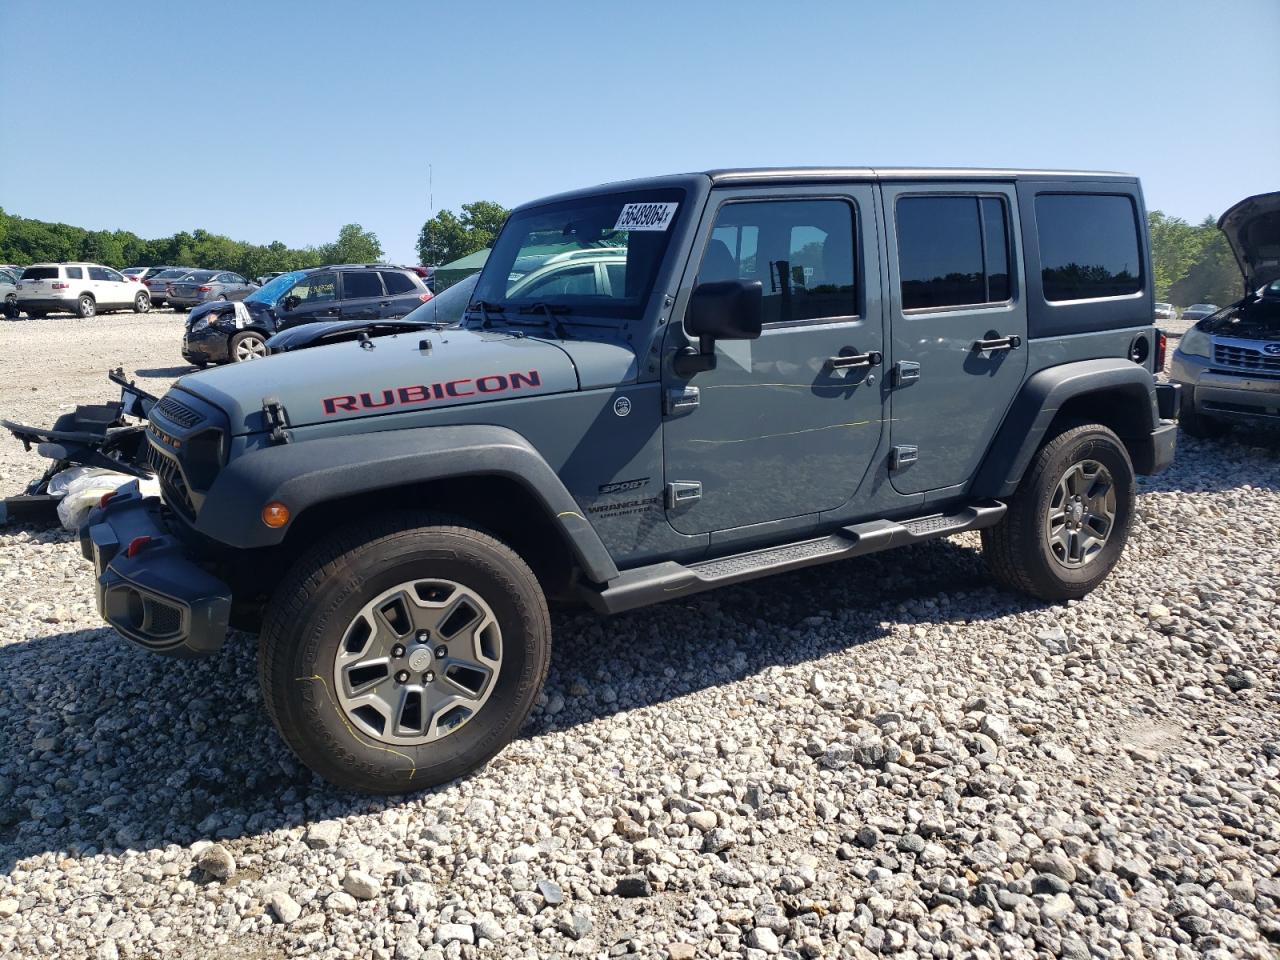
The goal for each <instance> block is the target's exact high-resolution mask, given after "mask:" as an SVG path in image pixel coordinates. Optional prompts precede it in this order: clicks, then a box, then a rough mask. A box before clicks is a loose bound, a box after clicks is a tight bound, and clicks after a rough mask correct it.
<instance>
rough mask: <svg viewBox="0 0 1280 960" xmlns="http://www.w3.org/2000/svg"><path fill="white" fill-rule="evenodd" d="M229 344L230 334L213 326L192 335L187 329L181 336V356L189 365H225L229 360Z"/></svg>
mask: <svg viewBox="0 0 1280 960" xmlns="http://www.w3.org/2000/svg"><path fill="white" fill-rule="evenodd" d="M232 332H234V331H232ZM230 342H231V334H230V333H227V331H225V330H222V329H220V328H219V327H217V326H214V325H213V324H210V325H209V326H207V327H204V328H203V329H201V330H197V331H195V332H194V333H193V332H192V331H191V330H189V329H188V330H187V332H186V333H184V334H183V335H182V356H183V357H184V358H185V359H186V360H187V361H189V362H191V363H195V362H197V361H199V362H201V363H226V362H228V361H229V360H230V359H231V354H230V350H229V347H228V344H229V343H230Z"/></svg>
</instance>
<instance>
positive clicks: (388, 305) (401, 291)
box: [380, 270, 427, 320]
mask: <svg viewBox="0 0 1280 960" xmlns="http://www.w3.org/2000/svg"><path fill="white" fill-rule="evenodd" d="M382 284H383V286H384V287H385V288H386V291H387V295H386V297H385V298H384V299H383V300H382V301H381V303H380V306H381V315H382V317H383V318H384V319H392V320H393V319H396V318H397V317H403V316H404V315H405V314H407V313H409V312H410V311H412V310H416V309H417V308H418V307H419V306H421V305H422V302H423V299H422V298H423V297H424V296H425V295H426V293H427V291H426V290H424V289H422V288H421V287H419V286H418V285H417V284H416V283H414V282H413V280H412V279H411V278H410V277H409V276H408V275H406V274H404V273H401V272H400V271H399V270H383V271H382Z"/></svg>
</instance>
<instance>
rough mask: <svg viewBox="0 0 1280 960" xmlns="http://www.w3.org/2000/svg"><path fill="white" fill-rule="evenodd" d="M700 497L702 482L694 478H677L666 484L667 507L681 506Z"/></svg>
mask: <svg viewBox="0 0 1280 960" xmlns="http://www.w3.org/2000/svg"><path fill="white" fill-rule="evenodd" d="M701 499H702V484H701V483H699V482H698V481H696V480H677V481H675V482H674V483H668V484H667V509H669V510H670V509H672V508H674V507H682V506H685V505H686V504H690V503H695V502H697V501H698V500H701Z"/></svg>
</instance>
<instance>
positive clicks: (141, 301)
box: [133, 293, 151, 313]
mask: <svg viewBox="0 0 1280 960" xmlns="http://www.w3.org/2000/svg"><path fill="white" fill-rule="evenodd" d="M150 309H151V298H150V297H148V296H147V295H146V294H145V293H140V294H138V295H137V296H136V297H134V298H133V312H134V313H146V312H147V311H148V310H150Z"/></svg>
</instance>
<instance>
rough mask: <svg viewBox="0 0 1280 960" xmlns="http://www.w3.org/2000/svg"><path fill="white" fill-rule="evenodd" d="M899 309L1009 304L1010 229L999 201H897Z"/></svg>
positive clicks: (904, 198)
mask: <svg viewBox="0 0 1280 960" xmlns="http://www.w3.org/2000/svg"><path fill="white" fill-rule="evenodd" d="M897 219H898V271H899V273H900V275H901V279H902V309H904V310H919V309H929V308H936V307H957V306H969V305H975V304H981V303H999V302H1001V301H1004V300H1008V299H1009V295H1010V287H1009V227H1008V217H1007V216H1006V213H1005V203H1004V200H1002V199H1001V198H999V197H899V198H898V205H897Z"/></svg>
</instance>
